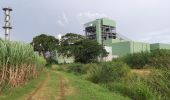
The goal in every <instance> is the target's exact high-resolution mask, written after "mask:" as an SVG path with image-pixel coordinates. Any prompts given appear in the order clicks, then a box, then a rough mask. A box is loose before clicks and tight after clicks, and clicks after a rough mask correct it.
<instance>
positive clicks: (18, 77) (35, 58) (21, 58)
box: [0, 40, 46, 91]
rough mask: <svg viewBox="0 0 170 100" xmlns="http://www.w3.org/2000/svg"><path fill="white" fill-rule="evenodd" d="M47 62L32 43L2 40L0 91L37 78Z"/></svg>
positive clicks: (0, 51)
mask: <svg viewBox="0 0 170 100" xmlns="http://www.w3.org/2000/svg"><path fill="white" fill-rule="evenodd" d="M45 63H46V62H45V60H44V58H42V57H40V56H39V55H37V54H36V53H35V52H34V50H33V48H32V46H31V45H29V44H24V43H18V42H9V41H3V40H0V91H1V90H2V89H3V88H6V87H16V86H20V85H22V84H25V82H27V81H28V80H30V79H33V78H36V77H37V76H38V74H39V73H40V72H41V70H42V69H43V66H44V65H45Z"/></svg>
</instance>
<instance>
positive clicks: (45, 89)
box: [24, 72, 72, 100]
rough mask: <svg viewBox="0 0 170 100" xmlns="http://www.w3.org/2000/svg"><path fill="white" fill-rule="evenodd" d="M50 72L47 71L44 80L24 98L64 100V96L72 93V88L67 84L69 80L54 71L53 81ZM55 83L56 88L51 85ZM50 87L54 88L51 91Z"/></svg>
mask: <svg viewBox="0 0 170 100" xmlns="http://www.w3.org/2000/svg"><path fill="white" fill-rule="evenodd" d="M50 73H54V72H48V73H47V75H46V78H45V80H44V81H43V82H42V83H41V84H40V85H39V86H38V87H37V88H36V89H35V90H34V91H33V92H31V93H30V94H28V96H26V98H25V99H24V100H66V98H65V97H66V96H67V95H70V94H71V93H72V88H70V87H69V86H68V83H69V80H68V79H66V78H65V77H64V76H63V75H61V74H59V73H55V75H56V76H54V77H56V78H55V81H53V79H52V78H51V77H52V76H50V75H51V74H50ZM51 84H53V85H54V84H55V85H56V87H57V88H55V87H53V85H51ZM51 89H53V90H55V91H52V90H51Z"/></svg>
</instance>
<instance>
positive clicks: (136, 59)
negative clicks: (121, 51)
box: [123, 52, 150, 68]
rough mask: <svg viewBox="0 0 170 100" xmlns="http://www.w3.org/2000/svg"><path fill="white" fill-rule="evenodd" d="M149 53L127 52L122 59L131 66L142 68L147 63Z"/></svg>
mask: <svg viewBox="0 0 170 100" xmlns="http://www.w3.org/2000/svg"><path fill="white" fill-rule="evenodd" d="M149 54H150V53H148V52H141V53H134V54H129V55H127V56H125V57H124V58H123V61H124V62H125V63H127V64H128V65H129V66H130V67H132V68H143V67H144V66H145V65H146V64H148V63H149V60H148V58H149Z"/></svg>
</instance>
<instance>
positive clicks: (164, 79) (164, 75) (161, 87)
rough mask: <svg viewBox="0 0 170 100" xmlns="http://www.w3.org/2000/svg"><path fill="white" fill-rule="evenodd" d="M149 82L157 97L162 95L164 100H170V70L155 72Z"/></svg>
mask: <svg viewBox="0 0 170 100" xmlns="http://www.w3.org/2000/svg"><path fill="white" fill-rule="evenodd" d="M147 82H148V85H149V86H150V88H151V89H152V90H153V91H154V92H155V93H156V95H160V96H161V97H162V98H163V99H164V100H168V99H170V84H169V83H170V70H168V69H155V70H153V71H152V74H151V75H150V78H149V79H148V80H147Z"/></svg>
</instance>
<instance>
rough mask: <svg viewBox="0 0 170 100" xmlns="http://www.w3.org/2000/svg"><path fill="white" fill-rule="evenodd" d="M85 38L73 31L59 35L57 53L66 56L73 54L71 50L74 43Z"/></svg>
mask: <svg viewBox="0 0 170 100" xmlns="http://www.w3.org/2000/svg"><path fill="white" fill-rule="evenodd" d="M83 39H85V36H82V35H80V34H75V33H67V34H66V35H64V36H62V37H61V41H60V47H59V49H58V53H60V54H62V55H63V56H66V57H71V56H74V55H73V53H72V52H71V51H73V49H74V44H75V43H76V42H78V41H81V40H83Z"/></svg>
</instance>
